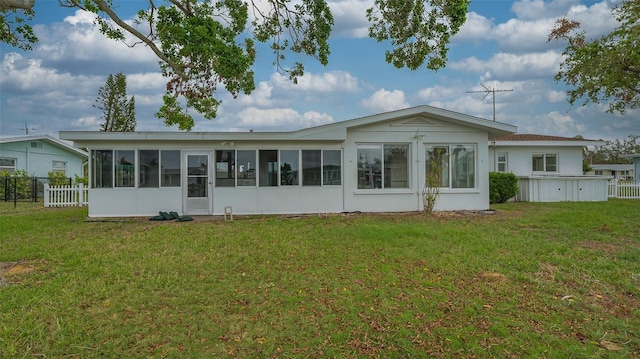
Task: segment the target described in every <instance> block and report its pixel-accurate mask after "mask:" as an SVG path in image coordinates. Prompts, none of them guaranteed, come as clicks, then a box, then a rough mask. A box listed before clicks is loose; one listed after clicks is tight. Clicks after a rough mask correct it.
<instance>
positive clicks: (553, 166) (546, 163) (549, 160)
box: [531, 153, 558, 172]
mask: <svg viewBox="0 0 640 359" xmlns="http://www.w3.org/2000/svg"><path fill="white" fill-rule="evenodd" d="M531 164H532V170H533V172H557V171H558V156H557V155H556V154H555V153H534V154H533V156H532V159H531Z"/></svg>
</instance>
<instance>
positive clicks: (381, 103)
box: [361, 89, 410, 112]
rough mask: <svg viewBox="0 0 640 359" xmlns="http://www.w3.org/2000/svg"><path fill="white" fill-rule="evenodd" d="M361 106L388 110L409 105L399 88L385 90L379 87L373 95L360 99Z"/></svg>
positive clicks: (369, 108) (372, 109)
mask: <svg viewBox="0 0 640 359" xmlns="http://www.w3.org/2000/svg"><path fill="white" fill-rule="evenodd" d="M361 103H362V106H363V107H364V108H366V109H368V110H370V111H375V112H388V111H393V110H399V109H402V108H407V107H409V106H410V105H409V103H408V102H407V100H406V99H405V96H404V92H403V91H401V90H393V91H387V90H385V89H380V90H378V91H376V92H375V93H374V94H373V95H371V96H370V97H368V98H365V99H363V100H362V102H361Z"/></svg>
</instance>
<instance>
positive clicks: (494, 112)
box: [467, 84, 513, 122]
mask: <svg viewBox="0 0 640 359" xmlns="http://www.w3.org/2000/svg"><path fill="white" fill-rule="evenodd" d="M480 86H482V87H484V90H480V91H467V93H485V94H486V95H484V97H483V98H482V100H484V99H485V98H487V96H489V94H492V95H493V121H494V122H495V121H496V92H511V91H513V90H498V89H496V88H488V87H487V86H485V84H480Z"/></svg>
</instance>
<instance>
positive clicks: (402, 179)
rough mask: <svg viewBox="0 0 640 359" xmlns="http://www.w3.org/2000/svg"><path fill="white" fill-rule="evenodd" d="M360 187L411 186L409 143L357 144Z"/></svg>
mask: <svg viewBox="0 0 640 359" xmlns="http://www.w3.org/2000/svg"><path fill="white" fill-rule="evenodd" d="M357 156H358V189H373V188H380V189H382V188H409V145H408V144H383V145H381V144H360V145H357Z"/></svg>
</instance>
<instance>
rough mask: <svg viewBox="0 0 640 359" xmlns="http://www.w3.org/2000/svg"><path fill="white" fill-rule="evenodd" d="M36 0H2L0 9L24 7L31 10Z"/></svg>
mask: <svg viewBox="0 0 640 359" xmlns="http://www.w3.org/2000/svg"><path fill="white" fill-rule="evenodd" d="M35 3H36V0H0V11H3V10H14V9H23V10H31V9H33V5H35Z"/></svg>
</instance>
